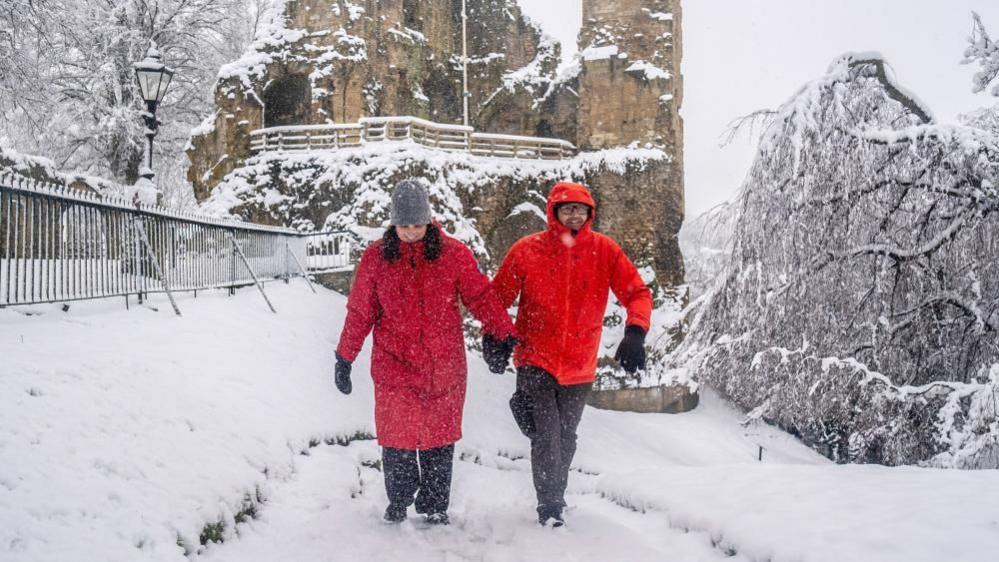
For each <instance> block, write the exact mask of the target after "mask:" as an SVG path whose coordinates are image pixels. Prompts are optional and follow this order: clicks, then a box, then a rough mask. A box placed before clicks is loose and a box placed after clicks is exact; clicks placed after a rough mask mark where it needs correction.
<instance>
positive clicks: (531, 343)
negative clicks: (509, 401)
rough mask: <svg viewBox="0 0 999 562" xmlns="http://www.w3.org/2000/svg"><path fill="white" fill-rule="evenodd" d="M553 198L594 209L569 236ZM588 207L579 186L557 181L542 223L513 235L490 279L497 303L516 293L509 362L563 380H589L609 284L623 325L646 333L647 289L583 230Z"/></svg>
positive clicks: (622, 258) (623, 259)
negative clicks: (515, 340) (539, 228)
mask: <svg viewBox="0 0 999 562" xmlns="http://www.w3.org/2000/svg"><path fill="white" fill-rule="evenodd" d="M558 203H584V204H586V205H589V206H590V208H591V209H593V212H591V213H590V218H589V220H587V221H586V223H585V224H584V226H583V228H581V229H580V230H579V232H578V233H577V234H576V235H575V236H573V235H572V233H571V231H570V230H569V229H568V228H566V227H565V226H564V225H563V224H562V223H560V222H559V221H558V219H557V218H556V217H555V205H556V204H558ZM595 212H596V204H595V203H594V202H593V198H592V197H591V196H590V192H589V190H587V189H586V188H585V187H584V186H582V185H579V184H575V183H558V184H556V185H555V186H554V187H553V188H552V191H551V193H550V194H549V195H548V229H547V230H546V231H544V232H539V233H537V234H532V235H530V236H526V237H524V238H521V239H520V240H519V241H517V243H516V244H514V245H513V247H512V248H510V252H509V253H508V254H507V255H506V258H505V259H504V260H503V264H502V265H501V266H500V269H499V271H498V272H497V273H496V277H495V279H493V288H494V289H495V290H496V294H497V295H498V296H499V298H500V301H501V302H502V303H503V306H504V307H507V308H508V307H510V306H511V305H512V304H513V303H514V301H515V300H516V299H517V297H518V296H519V297H520V305H519V307H518V309H517V333H518V334H519V337H520V342H521V343H520V345H519V346H517V349H516V351H515V353H514V364H515V365H516V366H518V367H520V366H523V365H533V366H535V367H540V368H542V369H544V370H545V371H548V372H549V373H551V374H552V375H553V376H554V377H555V378H556V379H557V380H558V382H559V384H562V385H572V384H584V383H592V382H593V380H594V378H595V376H596V369H597V352H598V350H599V346H600V336H601V333H602V330H603V321H604V314H605V313H606V310H607V300H608V291H609V290H613V291H614V295H615V296H616V297H617V299H618V301H620V302H621V304H622V305H624V307H625V308H626V309H627V311H628V319H627V325H635V326H639V327H641V328H642V329H643V330H646V331H647V330H648V329H649V318H650V316H651V314H652V293H651V291H649V288H648V287H646V286H645V283H644V282H643V281H642V278H641V276H640V275H639V274H638V270H637V269H635V266H634V265H633V264H632V263H631V260H629V259H628V256H626V255H625V254H624V252H623V251H622V250H621V248H620V246H618V245H617V243H615V242H614V241H613V240H611V239H610V238H609V237H607V236H605V235H603V234H599V233H596V232H593V231H592V230H591V229H590V226H591V225H592V223H593V217H594V213H595Z"/></svg>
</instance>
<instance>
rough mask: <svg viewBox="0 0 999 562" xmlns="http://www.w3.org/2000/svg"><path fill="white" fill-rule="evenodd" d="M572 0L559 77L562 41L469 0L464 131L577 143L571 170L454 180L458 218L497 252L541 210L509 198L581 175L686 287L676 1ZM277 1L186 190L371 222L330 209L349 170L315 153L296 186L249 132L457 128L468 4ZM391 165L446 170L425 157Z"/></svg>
mask: <svg viewBox="0 0 999 562" xmlns="http://www.w3.org/2000/svg"><path fill="white" fill-rule="evenodd" d="M582 1H583V27H582V30H581V32H580V35H579V46H580V51H581V55H580V57H579V59H578V61H577V64H575V65H573V66H572V67H571V68H569V69H567V70H564V71H563V72H561V73H558V71H557V70H558V66H559V62H560V56H561V47H560V45H559V44H558V43H557V42H555V41H554V40H553V39H551V38H549V37H547V36H544V35H543V34H542V33H541V31H540V30H539V28H538V27H536V26H535V25H534V24H533V23H531V22H530V21H529V20H528V19H527V18H525V17H524V16H523V15H522V14H521V11H520V8H519V7H518V6H517V3H516V2H515V1H514V0H468V2H467V6H468V56H469V59H470V60H469V64H468V71H469V91H470V125H471V126H472V127H474V129H475V130H476V131H480V132H488V133H503V134H509V135H524V136H540V137H553V138H558V139H563V140H566V141H569V142H571V143H573V144H574V145H575V146H576V147H577V148H578V149H579V151H580V152H581V153H580V156H578V157H577V158H576V159H575V161H570V162H566V163H565V164H566V167H565V168H564V169H558V168H553V167H551V166H550V165H549V166H548V167H543V171H541V172H538V173H533V172H531V169H532V165H533V164H532V163H529V162H522V163H519V164H516V165H512V166H507V168H508V169H509V170H513V171H512V172H510V173H505V172H502V171H500V172H497V173H494V174H492V175H490V176H489V177H488V178H487V179H486V180H482V179H481V178H480V179H479V180H478V182H479V183H480V184H482V183H483V181H485V182H486V183H487V184H488V185H477V186H476V188H475V189H474V190H471V189H469V187H470V186H461V185H454V186H452V187H454V188H455V189H456V190H457V191H458V194H459V196H460V198H461V200H462V203H463V208H462V209H460V210H458V211H459V212H458V214H464V215H474V216H473V217H472V219H474V228H475V230H476V231H477V232H478V234H479V235H481V237H482V240H483V244H484V245H485V248H486V250H488V251H487V252H486V253H488V255H489V256H490V259H491V261H492V262H494V264H495V262H497V261H498V259H499V258H501V257H502V255H503V253H504V252H505V249H506V248H507V247H508V246H509V244H510V243H512V241H513V240H515V239H516V238H518V237H519V236H522V235H523V234H526V233H528V232H531V231H534V230H538V229H541V228H543V227H544V223H543V218H542V217H543V213H542V216H538V213H536V212H535V213H517V212H515V211H516V209H518V208H522V207H518V206H521V205H522V204H524V203H525V202H527V203H529V204H531V205H534V206H535V207H540V209H541V210H542V211H543V202H542V198H543V197H544V195H545V194H546V193H547V190H548V189H549V188H550V186H551V182H552V181H554V180H557V179H575V180H577V181H582V182H584V183H586V184H587V185H589V186H590V188H591V189H592V190H593V192H594V195H595V197H596V198H597V200H598V204H599V205H600V212H599V213H598V222H597V225H596V226H597V228H598V229H599V230H602V231H604V232H607V233H609V234H610V235H612V236H614V237H615V238H617V239H618V240H620V241H621V242H622V245H623V246H624V247H625V249H626V251H628V253H629V255H631V256H632V258H633V259H635V260H636V261H637V262H641V263H643V264H647V265H649V266H650V267H652V268H653V269H654V270H655V272H656V278H657V280H658V282H659V283H660V284H661V285H662V286H664V287H674V286H677V285H679V284H681V283H682V281H683V262H682V258H681V257H680V252H679V248H678V245H677V241H676V235H677V232H678V231H679V228H680V224H681V222H682V217H683V169H682V162H683V157H682V156H683V140H682V139H683V123H682V121H681V119H680V116H679V107H680V104H681V102H682V92H683V82H682V78H681V76H680V59H681V55H682V52H681V47H680V45H681V26H680V24H681V11H680V5H679V0H616V1H607V0H582ZM277 9H278V12H277V14H276V15H277V17H275V18H274V20H273V22H272V23H271V25H270V26H269V27H268V28H267V29H265V30H264V32H263V33H261V34H259V35H258V38H257V40H256V41H255V43H254V44H253V45H252V46H251V48H250V49H249V51H248V52H247V53H246V54H245V55H244V56H243V57H242V59H240V60H239V61H235V62H233V63H232V64H230V65H227V66H226V67H224V68H222V69H221V71H220V79H219V81H218V83H217V85H216V90H215V100H216V112H215V113H214V115H212V116H210V118H209V119H207V120H206V122H205V123H204V124H203V125H202V127H200V128H199V129H197V130H196V131H194V133H193V136H192V139H191V143H190V146H189V149H188V155H189V157H190V160H191V167H190V169H189V171H188V177H189V179H190V181H191V182H192V183H193V184H194V186H195V193H196V196H197V198H198V199H199V201H206V200H209V199H212V198H213V197H217V195H218V192H219V191H220V190H225V189H229V190H230V191H232V192H233V193H238V196H237V198H238V199H239V204H236V205H235V206H232V207H231V209H229V210H230V211H231V212H234V213H235V214H238V215H241V216H242V217H243V218H246V219H250V220H256V221H261V222H265V223H269V224H289V225H294V226H296V227H298V228H303V229H306V230H309V229H315V230H319V229H323V228H339V227H346V228H348V229H349V228H351V227H352V225H354V224H358V225H362V226H365V227H372V228H374V227H379V226H380V223H381V221H383V220H384V216H383V214H379V212H378V209H377V208H376V209H374V211H372V209H371V208H369V209H368V211H369V212H365V213H360V214H357V213H355V216H354V217H353V218H352V219H351V220H350V221H347V222H346V223H345V222H343V221H339V222H337V220H339V219H337V220H332V219H331V218H330V217H331V214H330V213H331V212H332V211H334V210H335V209H334V208H335V207H338V206H340V204H341V203H343V204H346V203H347V202H349V201H351V197H354V199H355V200H356V196H357V193H356V190H357V189H361V186H360V185H346V183H345V182H347V180H345V179H343V178H341V180H342V181H341V183H340V184H339V185H334V183H336V182H330V181H329V177H330V174H329V173H325V174H324V173H320V172H319V171H316V170H318V168H322V167H323V166H324V164H322V163H321V162H318V161H312V162H311V163H309V164H302V163H301V162H299V166H300V167H301V166H305V167H306V168H309V167H312V168H314V170H313V173H312V176H311V177H312V179H313V180H315V181H314V182H313V184H310V185H305V184H304V183H300V184H298V185H290V184H289V180H288V176H289V175H292V174H291V173H290V170H288V169H285V170H284V171H283V172H281V171H279V170H278V168H281V167H285V168H287V166H288V163H287V162H286V161H280V162H279V161H278V160H277V159H276V155H275V154H255V152H254V151H253V150H252V149H251V140H252V135H251V132H253V131H255V130H259V129H266V128H271V127H280V126H289V125H296V126H297V125H324V124H342V123H357V122H358V120H359V119H361V118H365V117H378V116H413V117H417V118H422V119H426V120H429V121H433V122H436V123H445V124H460V123H461V122H462V103H461V102H462V99H461V92H462V65H461V62H462V61H461V52H462V51H461V47H462V42H461V41H462V32H461V1H460V0H378V1H375V0H368V1H360V0H354V1H351V0H285V1H284V2H279V3H278V6H277ZM629 148H630V149H632V150H628V149H629ZM642 151H645V152H644V153H642ZM639 153H642V154H641V155H639ZM650 154H651V156H650ZM263 160H266V161H268V162H269V163H270V164H269V168H270V169H271V171H270V172H268V171H267V170H265V169H264V168H265V167H264V166H262V165H261V162H262V161H263ZM355 163H356V162H355ZM252 164H256V166H255V167H254V166H252ZM328 164H329V163H328V162H327V164H326V165H328ZM342 164H343V163H342V162H340V163H338V164H337V166H341V165H342ZM535 167H537V166H535ZM525 170H526V171H525ZM327 171H328V170H327ZM400 173H408V174H413V173H423V174H430V175H433V174H435V173H439V175H440V176H441V177H450V175H453V174H450V175H449V174H446V173H442V172H439V171H438V172H435V171H434V170H431V169H428V168H427V167H426V166H422V165H421V166H416V167H415V168H414V167H412V166H411V167H410V168H409V169H406V170H402V171H400ZM267 174H270V177H268V178H264V177H262V176H265V175H267ZM302 174H303V172H301V170H299V171H298V172H296V173H295V174H294V175H297V176H298V177H301V176H302ZM392 179H393V178H388V177H385V178H382V179H381V181H383V182H385V183H388V182H389V181H391V180H392ZM431 179H432V178H431ZM448 181H452V180H450V179H449V180H448ZM347 183H349V182H347ZM237 184H238V186H240V189H233V188H232V186H233V185H237ZM246 185H251V186H257V188H259V189H258V190H257V191H260V190H271V191H274V190H276V191H277V192H278V193H280V194H282V196H284V197H285V198H288V197H290V198H292V199H296V200H297V201H296V204H288V205H284V207H281V206H280V205H278V206H275V205H270V206H268V204H267V201H265V200H268V199H269V200H270V201H271V202H273V200H274V199H275V198H274V197H270V198H268V197H259V196H256V197H255V196H254V194H253V193H252V192H253V191H254V190H253V189H250V190H248V189H246ZM384 187H386V188H387V187H389V186H387V185H386V186H384ZM306 192H308V193H306ZM257 195H259V193H257ZM230 199H231V198H230ZM351 221H353V222H351Z"/></svg>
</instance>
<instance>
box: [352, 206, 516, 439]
mask: <svg viewBox="0 0 999 562" xmlns="http://www.w3.org/2000/svg"><path fill="white" fill-rule="evenodd" d="M431 228H439V227H437V226H432V227H431ZM441 238H442V251H441V255H440V257H439V258H437V259H436V260H434V261H427V260H426V258H425V257H424V254H423V242H422V241H421V242H416V243H413V244H408V243H405V242H400V244H399V246H400V250H401V254H402V257H401V259H399V260H397V261H395V262H389V261H387V260H386V259H385V258H384V257H383V255H382V241H380V240H379V241H377V242H375V243H374V244H372V245H371V246H369V247H368V248H367V250H365V252H364V255H363V256H362V257H361V262H360V264H359V265H358V267H357V272H356V274H355V280H354V285H353V287H352V288H351V292H350V297H349V299H348V301H347V320H346V322H345V323H344V326H343V332H342V333H341V334H340V343H339V345H338V346H337V353H339V354H340V356H341V357H343V358H344V359H346V360H348V361H350V362H353V361H354V359H355V358H357V354H358V353H360V351H361V346H362V345H363V343H364V340H365V338H366V337H367V336H368V334H369V333H370V332H371V331H372V329H374V337H373V346H372V351H371V378H372V379H373V380H374V383H375V429H376V432H377V434H378V443H379V444H380V445H382V446H385V447H393V448H397V449H410V450H413V449H419V450H423V449H434V448H437V447H443V446H446V445H450V444H452V443H454V442H455V441H457V440H458V439H460V438H461V420H462V412H463V409H464V404H465V383H466V380H467V373H468V372H467V366H466V362H465V340H464V334H463V332H462V315H461V310H460V309H459V307H458V303H459V300H460V302H461V303H464V305H465V306H466V307H468V308H469V309H470V310H471V311H472V314H473V315H475V317H476V318H478V319H479V320H480V321H481V322H482V324H483V329H484V331H485V332H486V333H489V334H492V335H494V336H496V337H499V338H506V337H509V336H511V335H514V333H515V332H514V327H513V323H512V322H511V321H510V317H509V315H508V314H507V312H506V310H504V309H503V308H502V307H501V306H500V303H499V300H498V299H497V298H496V296H495V294H494V293H493V291H492V290H491V288H490V284H489V278H488V277H486V276H485V275H484V274H482V273H481V272H480V271H479V269H478V264H477V263H476V261H475V257H474V256H473V255H472V252H471V250H469V249H468V248H467V247H466V246H465V245H464V244H462V243H461V242H459V241H457V240H455V239H453V238H451V237H449V236H446V235H444V234H443V232H442V233H441Z"/></svg>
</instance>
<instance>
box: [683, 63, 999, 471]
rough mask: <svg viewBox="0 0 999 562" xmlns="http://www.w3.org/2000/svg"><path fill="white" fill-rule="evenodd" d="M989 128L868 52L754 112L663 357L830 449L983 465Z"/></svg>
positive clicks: (989, 420) (990, 423) (994, 430)
mask: <svg viewBox="0 0 999 562" xmlns="http://www.w3.org/2000/svg"><path fill="white" fill-rule="evenodd" d="M997 185H999V138H997V137H996V136H995V135H994V134H990V133H989V132H987V131H983V130H982V129H978V128H969V127H963V126H947V125H939V124H935V123H934V122H933V121H932V116H931V113H930V112H929V111H928V110H927V109H926V108H925V107H924V106H923V105H922V104H921V103H919V101H918V100H917V99H916V98H915V96H913V95H912V94H911V93H908V92H906V91H905V90H904V88H902V87H901V86H899V85H898V84H897V83H895V81H894V80H893V79H892V77H891V75H890V72H889V70H888V67H887V65H886V64H885V62H884V61H883V60H882V59H881V58H880V57H879V56H877V55H874V54H870V55H850V56H844V57H842V58H841V59H839V60H837V61H836V62H835V63H834V64H833V65H832V66H831V68H830V70H829V72H828V73H827V74H826V75H825V76H823V77H822V78H820V79H818V80H816V81H814V82H812V83H810V84H808V85H807V86H806V87H804V88H803V89H802V90H801V91H800V92H799V93H798V94H797V95H795V96H794V97H793V98H792V99H791V100H789V101H788V102H787V103H785V104H784V105H783V106H782V107H781V108H780V109H779V110H778V111H777V112H776V113H775V114H774V115H773V116H772V118H771V121H770V123H769V126H768V128H767V129H766V131H765V132H764V134H763V137H762V139H761V147H760V150H759V153H758V156H757V159H756V161H755V163H754V165H753V168H752V170H751V172H750V174H749V176H748V178H747V181H746V183H745V185H744V186H743V189H742V192H741V195H740V198H739V200H738V201H737V202H736V205H737V207H738V220H737V223H736V226H735V230H734V234H733V245H732V255H731V258H730V261H729V263H728V265H727V267H726V270H725V273H724V279H723V281H722V282H720V283H719V285H717V286H716V288H715V290H714V291H713V292H712V294H711V295H710V296H709V297H708V299H707V300H706V303H705V304H704V305H703V310H702V311H701V313H700V314H699V315H698V317H697V319H696V320H695V321H694V325H693V326H692V327H691V330H690V332H691V335H690V336H689V338H688V340H687V342H686V343H685V347H684V349H683V350H682V353H681V354H680V358H681V359H683V360H688V361H691V362H692V364H693V365H694V367H693V368H694V371H695V373H696V374H697V375H698V376H699V377H700V378H701V379H702V380H705V381H707V382H709V383H711V384H712V385H713V386H715V387H717V388H718V389H719V390H721V391H722V392H723V393H724V394H726V395H727V396H729V397H731V398H732V399H733V400H734V401H736V402H737V403H738V404H740V405H742V406H743V407H745V408H747V409H751V410H752V411H753V413H752V415H754V416H759V417H763V418H766V419H768V420H771V421H774V422H776V423H778V424H780V425H781V426H783V427H785V428H787V429H789V430H791V431H793V432H795V433H797V434H799V435H801V436H802V437H803V438H804V439H806V441H808V442H811V443H813V444H816V445H817V446H819V447H820V448H821V449H822V450H823V451H824V452H825V453H826V454H828V455H829V456H830V457H832V458H835V459H837V460H841V461H857V462H881V463H888V464H902V463H913V462H920V461H927V462H932V463H936V464H940V465H945V466H962V467H978V466H983V467H984V466H988V467H996V466H999V422H997V416H996V407H995V404H996V401H997V395H996V393H997V392H999V190H997Z"/></svg>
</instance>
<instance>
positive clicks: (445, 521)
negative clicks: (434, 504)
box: [427, 513, 451, 525]
mask: <svg viewBox="0 0 999 562" xmlns="http://www.w3.org/2000/svg"><path fill="white" fill-rule="evenodd" d="M427 524H428V525H450V524H451V519H450V518H449V517H448V516H447V513H431V514H430V515H427Z"/></svg>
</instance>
